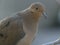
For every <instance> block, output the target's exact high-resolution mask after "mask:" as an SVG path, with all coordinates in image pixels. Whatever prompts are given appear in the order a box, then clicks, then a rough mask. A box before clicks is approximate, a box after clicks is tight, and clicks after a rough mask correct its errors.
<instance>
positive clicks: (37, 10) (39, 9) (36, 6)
mask: <svg viewBox="0 0 60 45" xmlns="http://www.w3.org/2000/svg"><path fill="white" fill-rule="evenodd" d="M29 9H30V11H31V12H32V13H33V14H34V15H33V17H34V18H39V17H40V16H41V15H43V16H44V17H45V18H47V15H46V13H45V10H46V9H45V6H44V5H43V4H42V3H41V2H36V3H32V4H31V5H30V6H29Z"/></svg>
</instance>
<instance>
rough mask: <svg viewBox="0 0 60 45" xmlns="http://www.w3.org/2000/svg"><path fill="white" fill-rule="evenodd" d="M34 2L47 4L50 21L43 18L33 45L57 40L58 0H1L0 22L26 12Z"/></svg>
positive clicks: (58, 34)
mask: <svg viewBox="0 0 60 45" xmlns="http://www.w3.org/2000/svg"><path fill="white" fill-rule="evenodd" d="M33 2H42V3H43V4H45V6H46V9H47V11H46V12H47V15H48V19H45V18H44V17H43V16H42V17H41V19H40V23H39V32H38V34H37V37H36V39H35V40H34V42H33V45H41V44H43V43H47V42H50V41H53V40H56V39H57V38H59V36H60V28H59V25H60V16H59V15H60V13H59V9H60V7H59V4H58V3H57V2H56V0H0V20H1V19H3V18H5V17H7V16H12V14H13V13H15V12H18V11H21V10H24V9H25V8H27V7H28V6H29V5H30V4H31V3H33Z"/></svg>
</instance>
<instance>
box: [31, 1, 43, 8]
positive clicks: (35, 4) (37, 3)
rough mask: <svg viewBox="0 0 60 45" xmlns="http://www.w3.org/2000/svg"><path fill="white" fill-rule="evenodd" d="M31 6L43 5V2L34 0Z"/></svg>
mask: <svg viewBox="0 0 60 45" xmlns="http://www.w3.org/2000/svg"><path fill="white" fill-rule="evenodd" d="M31 5H32V6H36V7H38V6H39V7H40V6H43V4H42V3H39V2H36V3H32V4H31Z"/></svg>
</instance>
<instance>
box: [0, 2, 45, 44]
mask: <svg viewBox="0 0 60 45" xmlns="http://www.w3.org/2000/svg"><path fill="white" fill-rule="evenodd" d="M44 11H45V8H44V6H43V5H42V4H41V3H40V2H36V3H32V4H31V6H29V7H28V8H27V9H26V10H23V11H20V12H17V13H16V15H15V16H13V17H7V18H4V19H3V20H2V21H0V45H31V43H32V40H33V39H34V37H35V35H36V33H37V30H38V21H39V17H40V16H41V15H42V14H44V13H43V12H44ZM44 16H46V15H44ZM18 41H19V42H18ZM17 42H18V43H17Z"/></svg>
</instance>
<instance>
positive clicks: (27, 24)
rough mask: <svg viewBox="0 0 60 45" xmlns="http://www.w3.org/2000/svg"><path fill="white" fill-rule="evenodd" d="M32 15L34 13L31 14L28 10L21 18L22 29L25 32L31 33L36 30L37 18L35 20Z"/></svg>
mask: <svg viewBox="0 0 60 45" xmlns="http://www.w3.org/2000/svg"><path fill="white" fill-rule="evenodd" d="M32 15H35V14H32V13H31V12H28V13H26V14H25V16H24V18H23V22H24V23H23V26H24V29H25V31H26V32H27V33H29V32H32V33H34V34H35V33H36V32H37V31H38V22H39V20H38V18H37V20H36V18H35V19H34V17H33V16H32Z"/></svg>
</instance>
